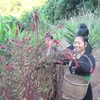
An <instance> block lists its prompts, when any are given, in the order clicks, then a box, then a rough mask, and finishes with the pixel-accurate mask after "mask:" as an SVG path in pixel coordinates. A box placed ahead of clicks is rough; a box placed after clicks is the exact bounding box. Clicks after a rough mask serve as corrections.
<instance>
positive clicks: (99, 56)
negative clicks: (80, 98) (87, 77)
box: [91, 48, 100, 100]
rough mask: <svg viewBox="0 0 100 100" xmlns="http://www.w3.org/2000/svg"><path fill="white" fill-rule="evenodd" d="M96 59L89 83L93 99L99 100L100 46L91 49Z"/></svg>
mask: <svg viewBox="0 0 100 100" xmlns="http://www.w3.org/2000/svg"><path fill="white" fill-rule="evenodd" d="M93 55H94V56H95V59H96V67H95V70H94V72H93V73H92V75H91V84H92V90H93V98H94V99H93V100H100V48H99V49H97V50H94V51H93Z"/></svg>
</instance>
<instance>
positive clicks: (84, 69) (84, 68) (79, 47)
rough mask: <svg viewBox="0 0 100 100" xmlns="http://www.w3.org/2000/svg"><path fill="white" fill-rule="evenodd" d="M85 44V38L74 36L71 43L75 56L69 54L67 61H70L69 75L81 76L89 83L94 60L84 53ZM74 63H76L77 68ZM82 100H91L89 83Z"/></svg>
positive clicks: (86, 40) (86, 41) (86, 39)
mask: <svg viewBox="0 0 100 100" xmlns="http://www.w3.org/2000/svg"><path fill="white" fill-rule="evenodd" d="M87 43H88V38H87V37H86V36H76V37H75V39H74V43H73V47H74V51H75V54H72V53H69V58H68V59H70V60H69V62H70V61H71V63H69V70H70V73H71V74H75V75H79V76H83V77H84V78H86V79H87V80H88V81H89V80H90V75H91V73H92V72H93V71H94V68H95V58H94V57H93V56H92V55H90V54H89V53H87V52H86V51H85V50H86V47H87ZM75 61H77V66H76V63H75ZM83 100H93V96H92V89H91V84H90V83H89V86H88V90H87V93H86V96H85V97H84V99H83Z"/></svg>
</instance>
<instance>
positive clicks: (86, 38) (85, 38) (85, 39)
mask: <svg viewBox="0 0 100 100" xmlns="http://www.w3.org/2000/svg"><path fill="white" fill-rule="evenodd" d="M75 37H81V38H82V39H83V41H84V42H88V37H87V36H80V35H76V36H75Z"/></svg>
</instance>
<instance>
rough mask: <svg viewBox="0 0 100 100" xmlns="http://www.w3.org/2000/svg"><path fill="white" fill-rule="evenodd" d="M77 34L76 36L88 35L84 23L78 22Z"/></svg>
mask: <svg viewBox="0 0 100 100" xmlns="http://www.w3.org/2000/svg"><path fill="white" fill-rule="evenodd" d="M77 35H78V36H88V35H89V29H88V28H87V26H86V25H85V24H84V23H82V24H80V27H79V29H78V32H77Z"/></svg>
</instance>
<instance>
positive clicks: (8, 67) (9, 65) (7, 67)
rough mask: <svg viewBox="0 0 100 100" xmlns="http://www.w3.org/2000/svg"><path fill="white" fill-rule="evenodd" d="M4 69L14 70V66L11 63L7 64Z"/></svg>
mask: <svg viewBox="0 0 100 100" xmlns="http://www.w3.org/2000/svg"><path fill="white" fill-rule="evenodd" d="M5 70H6V71H8V70H14V66H13V65H12V64H8V65H7V66H6V68H5Z"/></svg>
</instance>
